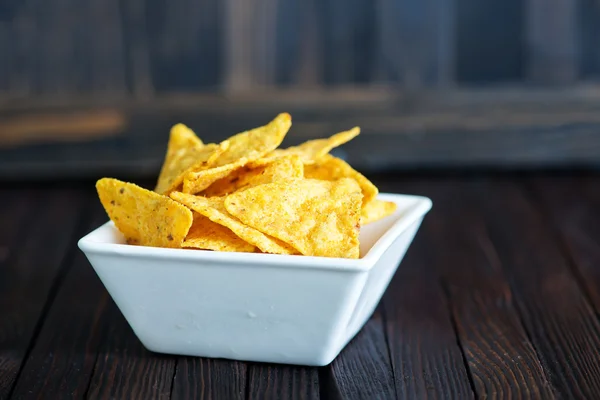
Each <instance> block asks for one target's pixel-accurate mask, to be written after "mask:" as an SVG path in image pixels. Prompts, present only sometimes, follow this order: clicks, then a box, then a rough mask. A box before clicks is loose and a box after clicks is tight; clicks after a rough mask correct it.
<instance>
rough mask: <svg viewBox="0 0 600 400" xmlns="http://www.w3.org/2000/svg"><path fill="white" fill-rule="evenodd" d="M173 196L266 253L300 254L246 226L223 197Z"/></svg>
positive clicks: (181, 194)
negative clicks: (226, 205)
mask: <svg viewBox="0 0 600 400" xmlns="http://www.w3.org/2000/svg"><path fill="white" fill-rule="evenodd" d="M171 198H172V199H174V200H176V201H178V202H180V203H182V204H184V205H186V206H187V207H189V208H191V209H192V210H194V211H196V212H197V213H200V214H202V215H204V216H205V217H208V218H209V219H210V220H211V221H213V222H215V223H217V224H219V225H223V226H225V227H227V228H229V229H231V231H232V232H233V233H235V234H236V235H237V236H238V237H240V238H241V239H243V240H244V241H246V242H248V243H250V244H252V245H254V246H256V247H258V248H259V249H260V250H261V251H262V252H264V253H273V254H298V252H297V251H296V250H294V249H293V248H292V247H291V246H289V245H287V244H285V243H283V242H281V241H279V240H277V239H275V238H273V237H269V236H267V235H265V234H264V233H262V232H259V231H258V230H256V229H254V228H251V227H249V226H246V225H244V224H243V223H241V222H240V221H239V220H238V219H237V218H235V217H233V216H231V215H230V214H229V213H228V212H227V210H226V209H225V206H224V205H223V198H222V197H211V198H206V197H199V196H193V195H191V194H186V193H181V192H172V193H171Z"/></svg>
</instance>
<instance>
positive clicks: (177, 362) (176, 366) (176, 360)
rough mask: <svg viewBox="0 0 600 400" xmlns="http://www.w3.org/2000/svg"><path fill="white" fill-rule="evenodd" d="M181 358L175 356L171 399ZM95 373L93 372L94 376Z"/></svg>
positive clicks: (170, 390) (170, 392)
mask: <svg viewBox="0 0 600 400" xmlns="http://www.w3.org/2000/svg"><path fill="white" fill-rule="evenodd" d="M179 358H180V357H177V358H175V365H174V366H173V378H171V388H170V389H169V399H172V398H173V389H175V377H176V376H177V368H178V367H179ZM93 375H94V374H93V373H92V376H93Z"/></svg>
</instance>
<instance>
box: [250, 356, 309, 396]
mask: <svg viewBox="0 0 600 400" xmlns="http://www.w3.org/2000/svg"><path fill="white" fill-rule="evenodd" d="M248 369H249V374H248V388H247V391H248V397H247V398H248V399H256V400H262V399H298V400H299V399H307V400H308V399H319V374H318V372H317V369H316V368H308V367H297V366H288V365H280V366H274V365H273V366H270V365H259V364H250V365H249V366H248Z"/></svg>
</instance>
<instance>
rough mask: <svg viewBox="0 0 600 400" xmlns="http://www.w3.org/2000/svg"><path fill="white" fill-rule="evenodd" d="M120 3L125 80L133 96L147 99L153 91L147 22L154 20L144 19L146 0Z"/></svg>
mask: <svg viewBox="0 0 600 400" xmlns="http://www.w3.org/2000/svg"><path fill="white" fill-rule="evenodd" d="M121 4H122V7H121V13H122V18H123V38H124V39H123V41H124V48H125V56H126V60H125V63H126V80H127V82H128V87H129V90H130V91H131V92H132V93H133V95H134V96H135V97H137V98H141V99H147V98H148V97H150V96H152V95H153V94H154V91H155V88H154V82H153V80H152V64H151V56H150V38H151V36H150V35H149V34H148V24H152V23H155V21H153V20H151V19H148V20H147V19H146V13H147V10H146V0H131V1H125V2H121ZM157 8H159V7H158V6H157V7H155V8H152V10H156V9H157Z"/></svg>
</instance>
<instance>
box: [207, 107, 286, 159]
mask: <svg viewBox="0 0 600 400" xmlns="http://www.w3.org/2000/svg"><path fill="white" fill-rule="evenodd" d="M291 126H292V117H291V116H290V114H288V113H281V114H279V115H278V116H277V117H275V119H274V120H272V121H271V122H269V123H268V124H267V125H265V126H261V127H259V128H254V129H251V130H249V131H245V132H242V133H238V134H237V135H235V136H232V137H230V138H229V139H228V141H229V143H230V145H229V148H228V149H227V151H226V152H224V153H223V154H222V155H221V156H220V157H219V159H218V160H217V162H216V163H215V166H217V167H218V166H221V165H225V164H229V163H233V162H236V161H237V160H239V159H240V158H246V159H248V161H252V160H256V159H258V158H261V157H262V156H264V155H265V154H267V153H270V152H271V151H273V150H275V149H276V148H277V147H278V146H279V145H280V144H281V142H282V141H283V138H284V137H285V135H286V133H287V132H288V131H289V129H290V127H291Z"/></svg>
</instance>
